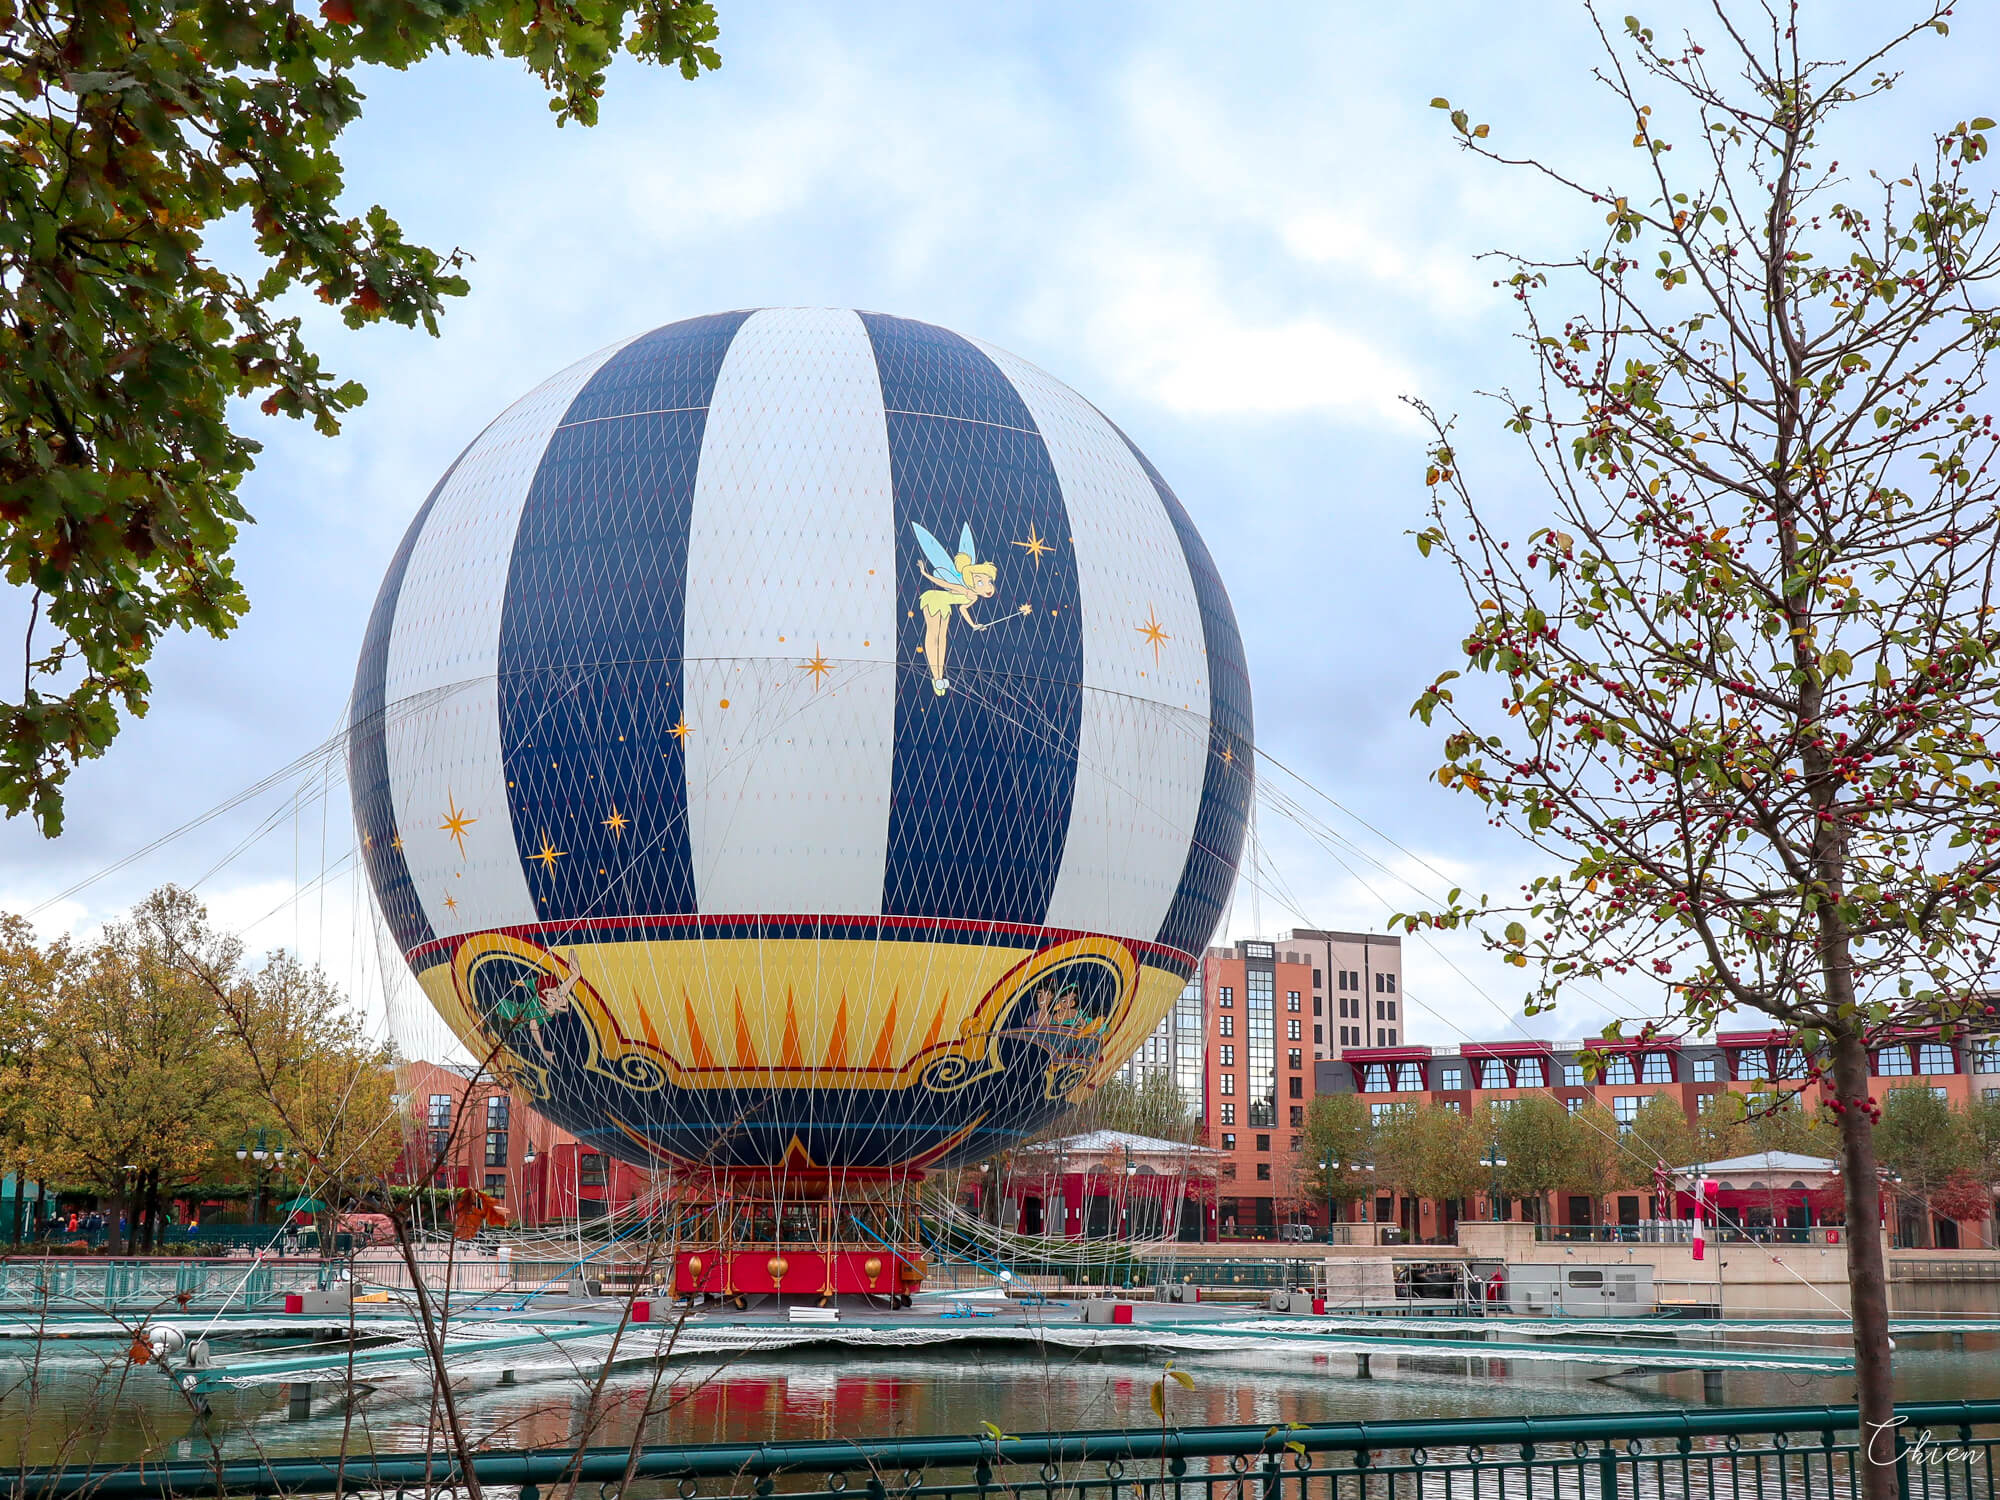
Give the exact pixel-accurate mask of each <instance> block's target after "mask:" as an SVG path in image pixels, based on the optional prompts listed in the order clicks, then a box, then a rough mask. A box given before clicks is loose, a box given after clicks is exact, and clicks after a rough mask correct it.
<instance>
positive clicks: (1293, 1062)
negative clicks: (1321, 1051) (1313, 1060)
mask: <svg viewBox="0 0 2000 1500" xmlns="http://www.w3.org/2000/svg"><path fill="white" fill-rule="evenodd" d="M1305 1065H1306V1055H1305V1053H1304V1052H1303V1051H1302V1050H1301V1049H1299V1048H1297V1047H1287V1048H1286V1049H1285V1066H1286V1067H1288V1068H1295V1069H1296V1068H1303V1067H1304V1066H1305Z"/></svg>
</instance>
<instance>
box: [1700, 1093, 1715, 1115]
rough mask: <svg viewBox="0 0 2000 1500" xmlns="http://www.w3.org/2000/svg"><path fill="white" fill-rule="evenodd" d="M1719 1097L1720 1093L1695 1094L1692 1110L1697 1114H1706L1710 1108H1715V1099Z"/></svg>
mask: <svg viewBox="0 0 2000 1500" xmlns="http://www.w3.org/2000/svg"><path fill="white" fill-rule="evenodd" d="M1721 1097H1722V1095H1720V1094H1696V1095H1695V1096H1694V1112H1695V1113H1696V1114H1698V1115H1705V1114H1707V1113H1708V1112H1709V1111H1710V1110H1711V1109H1714V1108H1715V1101H1716V1100H1718V1099H1720V1098H1721Z"/></svg>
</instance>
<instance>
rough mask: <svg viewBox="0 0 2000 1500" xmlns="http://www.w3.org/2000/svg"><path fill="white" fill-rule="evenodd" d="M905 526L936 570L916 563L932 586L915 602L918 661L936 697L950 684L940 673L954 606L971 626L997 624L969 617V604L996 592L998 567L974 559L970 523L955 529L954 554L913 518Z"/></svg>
mask: <svg viewBox="0 0 2000 1500" xmlns="http://www.w3.org/2000/svg"><path fill="white" fill-rule="evenodd" d="M910 529H911V530H912V531H914V532H915V533H916V534H917V545H918V546H920V547H922V548H923V549H924V556H925V557H927V558H929V559H930V563H931V568H936V569H937V572H935V573H933V572H932V571H931V570H930V568H926V567H925V566H924V565H923V564H922V563H918V564H917V571H918V572H919V573H921V574H923V576H924V577H925V578H927V579H929V580H930V581H931V582H932V583H934V584H936V585H937V587H936V588H933V589H926V590H924V592H923V593H922V594H921V595H919V596H918V599H917V603H918V604H919V605H921V606H922V608H923V612H924V659H925V660H926V661H928V662H929V663H930V667H931V691H932V692H934V693H936V694H937V695H938V696H939V697H940V698H942V697H943V696H944V695H945V693H946V692H948V691H949V690H950V688H951V679H950V678H948V677H946V676H945V675H944V657H945V649H946V647H947V646H948V645H949V644H950V641H951V613H952V611H953V610H957V611H958V613H959V615H960V616H961V617H962V618H963V619H964V621H965V623H966V624H968V625H970V626H971V627H972V628H973V629H974V630H987V629H990V628H991V627H992V626H994V625H997V624H998V623H999V620H975V619H973V618H972V606H973V605H974V604H977V603H978V602H979V601H980V600H981V599H991V598H992V597H993V595H994V594H995V593H996V592H998V590H999V578H1000V565H999V564H998V563H990V562H981V561H980V560H979V550H978V548H976V547H975V546H974V545H973V542H972V527H971V526H969V525H967V524H965V523H963V522H961V523H960V525H959V528H958V553H957V555H956V556H954V555H952V554H951V553H949V552H947V551H945V550H944V543H943V542H940V541H939V540H938V539H937V538H936V537H934V536H932V535H931V534H930V533H929V532H928V531H926V530H924V528H923V527H921V526H919V525H917V524H916V523H915V522H911V523H910ZM1033 608H1034V606H1033V605H1031V604H1023V605H1022V606H1021V607H1020V608H1019V609H1018V610H1016V611H1015V612H1014V615H1002V616H1001V617H1000V619H1013V618H1015V616H1017V615H1025V614H1027V613H1029V612H1030V611H1031V610H1032V609H1033Z"/></svg>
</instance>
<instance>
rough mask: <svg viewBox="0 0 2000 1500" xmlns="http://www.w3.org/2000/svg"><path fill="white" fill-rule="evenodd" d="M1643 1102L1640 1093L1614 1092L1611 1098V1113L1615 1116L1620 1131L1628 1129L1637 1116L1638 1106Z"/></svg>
mask: <svg viewBox="0 0 2000 1500" xmlns="http://www.w3.org/2000/svg"><path fill="white" fill-rule="evenodd" d="M1642 1102H1644V1096H1643V1095H1640V1094H1614V1095H1612V1098H1611V1113H1612V1114H1613V1115H1615V1116H1616V1117H1617V1120H1618V1128H1619V1130H1620V1131H1626V1130H1630V1129H1631V1128H1632V1122H1633V1121H1634V1120H1636V1119H1638V1118H1639V1106H1640V1104H1641V1103H1642Z"/></svg>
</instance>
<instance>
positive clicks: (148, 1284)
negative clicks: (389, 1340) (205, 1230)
mask: <svg viewBox="0 0 2000 1500" xmlns="http://www.w3.org/2000/svg"><path fill="white" fill-rule="evenodd" d="M326 1275H327V1273H326V1270H325V1268H324V1267H322V1266H321V1265H320V1264H319V1263H318V1262H316V1261H314V1262H306V1261H270V1260H266V1261H249V1260H233V1261H232V1260H93V1259H84V1258H72V1257H67V1256H48V1257H41V1258H35V1259H22V1260H6V1261H0V1310H5V1311H8V1312H14V1313H19V1312H23V1311H25V1312H29V1313H33V1312H37V1311H39V1310H43V1309H46V1310H48V1311H50V1312H62V1313H77V1312H143V1311H146V1310H148V1309H152V1308H163V1307H164V1308H203V1309H207V1308H220V1307H232V1308H236V1309H239V1310H242V1311H249V1312H257V1311H268V1310H269V1309H271V1308H273V1307H278V1306H282V1305H283V1303H284V1300H285V1294H286V1293H288V1292H301V1291H312V1290H316V1289H317V1288H319V1287H321V1286H323V1285H324V1284H325V1282H326Z"/></svg>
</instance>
